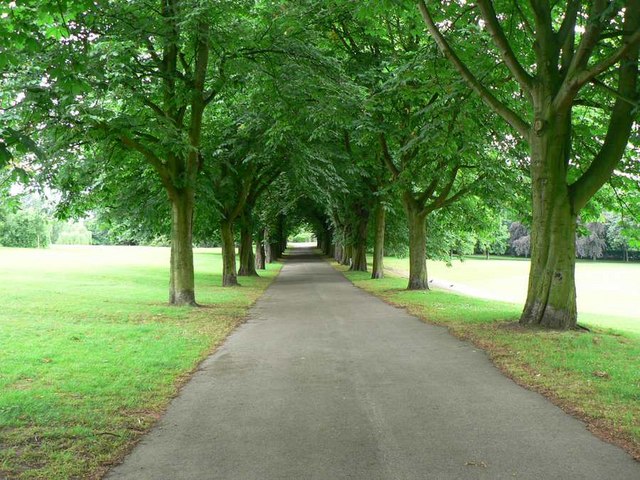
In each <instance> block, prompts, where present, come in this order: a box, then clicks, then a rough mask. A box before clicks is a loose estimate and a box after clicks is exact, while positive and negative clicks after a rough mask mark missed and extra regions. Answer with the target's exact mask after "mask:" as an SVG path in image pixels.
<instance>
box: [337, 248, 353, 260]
mask: <svg viewBox="0 0 640 480" xmlns="http://www.w3.org/2000/svg"><path fill="white" fill-rule="evenodd" d="M352 252H353V247H352V246H351V245H350V244H349V245H343V246H342V257H341V258H340V265H351V258H352Z"/></svg>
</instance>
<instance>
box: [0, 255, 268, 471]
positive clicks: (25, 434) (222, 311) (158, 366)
mask: <svg viewBox="0 0 640 480" xmlns="http://www.w3.org/2000/svg"><path fill="white" fill-rule="evenodd" d="M195 262H196V271H197V272H198V273H197V276H196V294H197V297H198V298H197V299H198V302H199V303H201V304H203V305H204V306H205V308H199V309H192V308H188V307H184V308H176V307H169V306H167V303H166V299H167V296H168V263H169V251H168V249H164V248H147V247H53V248H51V249H48V250H30V249H7V248H0V283H1V284H2V285H3V294H4V295H3V299H2V300H3V301H2V310H1V311H0V365H1V368H0V478H4V477H3V474H4V475H6V476H7V477H9V478H20V479H32V478H38V479H48V480H52V479H69V478H98V477H99V475H100V473H101V472H103V471H104V470H105V468H106V467H107V466H108V465H109V464H110V463H112V462H113V461H115V460H117V459H118V458H119V457H121V456H122V455H123V454H124V453H125V452H126V451H127V449H128V448H129V447H130V445H131V444H132V442H134V441H135V440H136V439H137V438H139V436H140V435H141V434H142V433H143V432H144V431H146V430H147V429H148V428H149V426H150V425H151V424H152V423H153V421H154V420H155V419H156V418H157V417H158V415H159V413H160V412H162V411H163V409H164V408H165V407H166V405H167V403H168V401H169V400H170V398H171V397H172V396H173V395H175V393H176V392H177V388H178V387H179V385H180V384H181V382H182V381H183V380H184V379H185V378H186V376H188V374H189V373H190V372H191V371H192V370H193V369H194V368H195V366H196V365H197V364H198V363H199V361H200V360H202V359H203V358H204V357H205V356H206V355H207V354H208V353H210V352H211V351H212V350H213V348H214V347H215V346H216V345H218V344H219V343H220V342H221V341H222V340H223V339H224V338H225V337H226V336H227V335H228V334H229V333H230V332H231V330H232V329H233V328H234V327H235V326H236V325H237V324H238V323H239V322H240V321H241V320H242V318H243V316H244V315H245V314H246V311H247V309H248V307H249V306H250V305H251V304H252V303H253V302H254V301H255V299H256V298H257V297H258V296H259V295H260V294H261V293H262V292H263V291H264V289H265V288H266V287H267V286H268V284H269V283H270V282H271V280H272V279H273V278H274V276H275V275H276V274H277V271H278V270H279V268H280V265H275V264H274V265H269V270H268V271H267V272H266V273H264V274H263V278H259V279H258V278H251V279H245V278H243V279H241V283H242V284H243V286H242V287H240V288H232V289H229V288H224V289H223V288H222V287H219V286H218V285H220V283H221V277H220V271H221V260H220V255H219V252H217V251H214V250H211V249H207V250H198V251H197V253H196V255H195Z"/></svg>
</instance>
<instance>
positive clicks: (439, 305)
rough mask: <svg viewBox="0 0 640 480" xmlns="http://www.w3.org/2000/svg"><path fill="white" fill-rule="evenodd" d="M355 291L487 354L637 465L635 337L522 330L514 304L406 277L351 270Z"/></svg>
mask: <svg viewBox="0 0 640 480" xmlns="http://www.w3.org/2000/svg"><path fill="white" fill-rule="evenodd" d="M336 268H339V269H341V270H342V271H344V274H345V275H346V276H347V277H348V278H349V279H350V280H351V281H352V282H353V283H354V284H355V285H356V286H358V287H360V288H363V289H365V290H367V291H370V292H372V293H374V294H376V295H378V296H380V297H381V298H383V299H384V300H385V301H387V302H389V303H392V304H394V305H397V306H401V307H405V308H407V310H408V311H409V312H410V313H411V314H414V315H416V316H418V317H421V318H423V319H424V320H425V321H428V322H430V323H435V324H439V325H444V326H446V327H448V328H449V330H450V331H451V332H452V333H453V334H454V335H456V336H458V337H460V338H463V339H467V340H470V341H472V342H473V343H475V344H476V345H478V346H479V347H481V348H483V349H485V350H486V351H487V352H488V354H489V356H490V357H491V358H492V360H493V361H494V363H495V364H496V365H497V366H498V367H499V368H501V369H502V370H503V371H504V372H505V373H506V374H507V375H509V376H510V377H511V378H513V379H514V380H515V381H517V382H518V383H521V384H523V385H525V386H527V387H528V388H532V389H534V390H537V391H539V392H541V393H543V394H545V395H546V396H548V397H549V398H551V399H552V401H553V402H554V403H556V404H557V405H559V406H561V407H562V408H563V409H565V411H568V412H569V413H572V414H574V415H576V416H578V417H580V418H582V419H583V420H585V421H586V422H587V423H588V425H589V428H590V429H591V430H592V431H593V432H594V433H596V434H598V435H599V436H601V437H603V438H605V439H608V440H611V441H613V442H615V443H617V444H619V445H621V446H623V447H624V448H626V449H627V450H628V451H629V452H630V453H631V454H632V455H634V457H635V458H636V459H638V460H640V335H636V334H634V333H624V334H620V333H616V332H615V331H612V330H609V329H601V328H595V329H594V330H593V331H592V332H591V333H586V332H578V331H570V332H556V331H542V330H532V329H524V328H520V327H519V326H518V325H517V323H516V322H517V320H518V317H519V314H520V311H521V307H520V306H519V305H516V304H513V303H507V302H499V301H495V300H486V299H480V298H474V297H470V296H464V295H460V294H457V293H453V292H447V291H442V290H432V291H429V292H422V291H407V290H405V288H406V279H404V278H401V277H397V276H389V275H388V276H387V277H386V278H384V279H381V280H371V279H370V274H368V273H363V272H348V271H345V270H346V267H341V266H337V267H336Z"/></svg>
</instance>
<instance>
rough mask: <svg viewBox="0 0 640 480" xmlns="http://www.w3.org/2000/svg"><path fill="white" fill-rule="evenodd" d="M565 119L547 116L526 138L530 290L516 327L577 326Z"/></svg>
mask: <svg viewBox="0 0 640 480" xmlns="http://www.w3.org/2000/svg"><path fill="white" fill-rule="evenodd" d="M568 125H569V119H568V118H567V116H565V117H564V118H563V116H561V115H558V114H557V113H556V114H555V115H553V116H547V119H546V122H545V126H544V128H542V129H538V131H537V132H536V134H534V135H531V137H532V138H531V177H532V196H533V204H532V205H533V212H532V213H533V217H532V225H531V269H530V272H529V288H528V291H527V301H526V303H525V307H524V311H523V312H522V316H521V317H520V323H521V324H525V325H540V326H543V327H547V328H559V329H568V328H573V327H575V326H576V323H577V310H576V286H575V263H576V253H575V241H576V219H577V214H576V212H574V209H573V207H572V202H571V197H570V193H569V187H568V186H567V184H566V170H567V165H568V159H569V148H570V143H571V137H570V130H569V128H568Z"/></svg>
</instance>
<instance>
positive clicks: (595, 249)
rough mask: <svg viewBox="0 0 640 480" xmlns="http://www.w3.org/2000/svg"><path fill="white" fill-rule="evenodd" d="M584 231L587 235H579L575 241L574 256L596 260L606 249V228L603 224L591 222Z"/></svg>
mask: <svg viewBox="0 0 640 480" xmlns="http://www.w3.org/2000/svg"><path fill="white" fill-rule="evenodd" d="M586 229H587V232H588V233H587V235H580V236H578V238H577V239H576V255H577V256H578V257H581V258H591V259H592V260H596V259H597V258H600V257H602V256H603V255H604V252H605V250H606V248H607V242H606V240H605V233H606V228H605V225H604V223H599V222H591V223H588V224H587V226H586Z"/></svg>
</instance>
